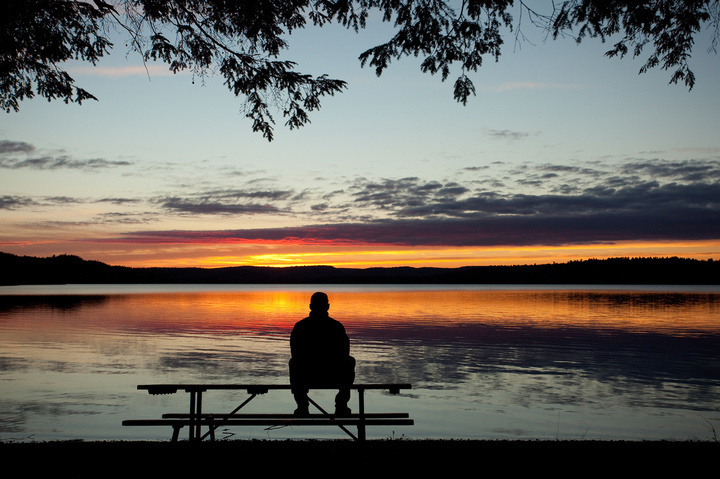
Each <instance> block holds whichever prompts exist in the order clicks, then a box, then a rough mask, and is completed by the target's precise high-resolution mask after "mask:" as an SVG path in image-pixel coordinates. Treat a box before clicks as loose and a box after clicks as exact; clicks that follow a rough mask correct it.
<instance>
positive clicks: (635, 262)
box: [0, 253, 720, 285]
mask: <svg viewBox="0 0 720 479" xmlns="http://www.w3.org/2000/svg"><path fill="white" fill-rule="evenodd" d="M0 271H1V272H2V273H0V285H21V284H161V283H165V284H184V283H185V284H190V283H199V284H203V283H204V284H720V261H713V260H712V259H710V260H707V261H702V260H695V259H688V258H678V257H672V258H659V257H654V258H610V259H604V260H599V259H589V260H581V261H570V262H568V263H551V264H533V265H520V266H465V267H460V268H411V267H392V268H366V269H360V268H335V267H332V266H293V267H284V268H271V267H257V266H238V267H227V268H211V269H207V268H130V267H125V266H110V265H107V264H105V263H101V262H99V261H88V260H84V259H82V258H79V257H77V256H73V255H58V256H52V257H47V258H37V257H30V256H16V255H13V254H8V253H0Z"/></svg>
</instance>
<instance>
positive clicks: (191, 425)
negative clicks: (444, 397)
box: [122, 384, 414, 442]
mask: <svg viewBox="0 0 720 479" xmlns="http://www.w3.org/2000/svg"><path fill="white" fill-rule="evenodd" d="M137 388H138V389H139V390H147V392H148V393H149V394H174V393H176V392H178V391H185V392H187V393H189V394H190V410H189V412H188V413H166V414H163V415H162V418H161V419H126V420H124V421H123V422H122V424H123V426H171V427H172V429H173V434H172V441H173V442H175V441H177V440H178V436H179V434H180V429H182V428H183V427H184V426H188V439H189V440H190V441H202V440H203V439H205V438H207V437H210V439H211V440H215V429H217V428H218V427H220V426H336V427H339V428H340V429H342V430H343V431H345V433H347V434H348V435H349V436H350V437H352V438H353V439H355V440H357V441H364V440H365V439H366V427H367V426H412V425H413V424H414V421H413V420H412V419H410V417H409V414H408V413H367V412H365V391H367V390H387V391H388V392H389V393H390V394H399V393H400V390H401V389H411V388H412V386H411V385H410V384H354V385H352V386H351V389H354V390H356V391H357V395H358V403H359V410H358V412H357V413H354V414H350V415H347V416H336V415H334V414H330V413H328V412H326V411H325V410H324V409H323V408H322V407H320V405H318V404H317V403H316V402H315V401H313V400H312V398H309V399H310V403H311V404H312V405H313V406H315V407H316V408H317V409H318V410H319V411H320V413H319V414H309V415H307V416H305V415H304V416H296V415H294V414H287V413H286V414H282V413H281V414H242V413H238V411H239V410H241V409H242V408H243V407H245V405H247V404H248V403H249V402H250V401H252V400H253V399H254V398H255V397H257V396H258V395H260V394H266V393H267V392H268V391H270V390H277V389H286V390H289V389H290V385H289V384H141V385H139V386H138V387H137ZM312 389H337V387H332V388H331V387H318V388H312ZM210 390H244V391H246V392H247V394H248V395H249V397H247V398H246V399H245V400H244V401H243V402H242V403H241V404H240V405H239V406H238V407H236V408H235V409H234V410H232V411H231V412H229V413H207V412H203V404H202V403H203V393H204V392H207V391H210ZM347 426H355V427H357V436H356V435H355V434H353V433H352V432H351V431H350V430H348V429H347ZM203 427H205V428H207V431H206V432H205V433H204V434H203V433H202V428H203Z"/></svg>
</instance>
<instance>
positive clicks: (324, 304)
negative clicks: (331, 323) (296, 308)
mask: <svg viewBox="0 0 720 479" xmlns="http://www.w3.org/2000/svg"><path fill="white" fill-rule="evenodd" d="M328 309H330V301H328V297H327V294H325V293H321V292H317V293H314V294H313V295H312V296H311V297H310V311H327V310H328Z"/></svg>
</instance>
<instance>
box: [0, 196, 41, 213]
mask: <svg viewBox="0 0 720 479" xmlns="http://www.w3.org/2000/svg"><path fill="white" fill-rule="evenodd" d="M34 204H35V202H34V201H33V200H32V199H31V198H28V197H26V196H12V195H4V196H0V210H14V209H17V208H24V207H26V206H32V205H34Z"/></svg>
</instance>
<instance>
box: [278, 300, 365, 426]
mask: <svg viewBox="0 0 720 479" xmlns="http://www.w3.org/2000/svg"><path fill="white" fill-rule="evenodd" d="M329 308H330V302H329V301H328V297H327V295H326V294H325V293H319V292H318V293H315V294H313V295H312V297H311V298H310V316H308V317H307V318H305V319H303V320H302V321H298V322H297V323H296V324H295V327H294V328H293V330H292V334H291V335H290V352H291V354H292V358H291V359H290V386H291V387H292V393H293V396H294V397H295V402H296V403H297V409H296V410H295V414H296V415H299V416H305V415H307V414H308V403H309V401H308V395H307V394H308V390H309V389H310V388H312V387H332V388H335V387H337V388H338V393H337V396H335V414H336V415H348V414H350V408H348V405H347V403H348V401H349V400H350V386H352V383H353V381H354V380H355V358H353V357H352V356H350V340H349V339H348V336H347V333H345V327H344V326H343V325H342V324H340V323H339V322H338V321H335V320H334V319H332V318H331V317H330V316H328V309H329Z"/></svg>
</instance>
